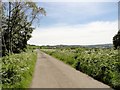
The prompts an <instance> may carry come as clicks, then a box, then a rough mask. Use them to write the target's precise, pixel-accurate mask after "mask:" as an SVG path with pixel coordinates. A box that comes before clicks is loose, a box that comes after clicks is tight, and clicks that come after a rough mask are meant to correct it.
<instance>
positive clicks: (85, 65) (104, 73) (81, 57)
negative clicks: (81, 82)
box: [41, 48, 120, 89]
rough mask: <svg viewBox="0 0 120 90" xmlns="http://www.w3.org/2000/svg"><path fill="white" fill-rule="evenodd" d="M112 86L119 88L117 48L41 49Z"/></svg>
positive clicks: (119, 67) (119, 74) (119, 71)
mask: <svg viewBox="0 0 120 90" xmlns="http://www.w3.org/2000/svg"><path fill="white" fill-rule="evenodd" d="M41 50H42V51H44V52H45V53H47V54H49V55H52V56H54V57H56V58H58V59H59V60H61V61H63V62H65V63H67V64H69V65H71V66H72V67H74V68H76V69H77V70H79V71H82V72H84V73H86V74H88V75H90V76H92V77H93V78H95V79H97V80H99V81H102V82H104V83H106V84H108V85H109V86H111V87H112V88H115V89H119V88H120V60H119V55H118V50H114V49H105V48H103V49H101V48H59V49H57V48H56V49H41Z"/></svg>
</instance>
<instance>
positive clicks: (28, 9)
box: [1, 2, 46, 55]
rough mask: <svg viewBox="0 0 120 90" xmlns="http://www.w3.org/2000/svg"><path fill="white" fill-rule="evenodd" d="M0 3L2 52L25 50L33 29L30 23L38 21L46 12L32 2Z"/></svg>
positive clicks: (4, 53)
mask: <svg viewBox="0 0 120 90" xmlns="http://www.w3.org/2000/svg"><path fill="white" fill-rule="evenodd" d="M2 5H3V6H2V7H3V8H2V9H3V15H2V30H1V32H2V54H3V55H6V54H8V53H20V52H21V51H25V49H26V45H27V41H28V40H29V39H30V38H31V34H32V31H33V30H34V28H33V27H32V24H33V23H34V22H36V21H40V18H41V15H46V12H45V10H44V9H43V8H41V7H38V6H37V5H36V3H34V2H7V3H3V4H2Z"/></svg>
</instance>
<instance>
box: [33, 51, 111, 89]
mask: <svg viewBox="0 0 120 90" xmlns="http://www.w3.org/2000/svg"><path fill="white" fill-rule="evenodd" d="M37 52H38V59H37V62H36V67H35V71H34V76H33V80H32V84H31V88H110V87H109V86H107V85H105V84H103V83H101V82H99V81H97V80H94V79H93V78H91V77H90V76H88V75H86V74H84V73H82V72H79V71H77V70H75V69H74V68H72V67H71V66H69V65H66V64H64V63H63V62H61V61H60V60H57V59H55V58H53V57H51V56H49V55H47V54H45V53H43V52H41V51H39V50H38V51H37Z"/></svg>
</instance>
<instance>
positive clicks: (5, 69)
mask: <svg viewBox="0 0 120 90" xmlns="http://www.w3.org/2000/svg"><path fill="white" fill-rule="evenodd" d="M36 59H37V54H36V52H33V51H27V52H23V53H20V54H13V55H9V56H5V57H3V58H0V61H2V70H1V71H0V73H1V74H2V80H1V81H2V88H29V85H30V83H31V80H32V74H33V71H34V67H35V63H36Z"/></svg>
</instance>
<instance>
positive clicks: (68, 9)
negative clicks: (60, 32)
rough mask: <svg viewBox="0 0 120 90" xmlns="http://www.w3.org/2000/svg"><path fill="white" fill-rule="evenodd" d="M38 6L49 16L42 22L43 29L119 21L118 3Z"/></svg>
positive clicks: (56, 3) (57, 3) (41, 4)
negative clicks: (63, 25)
mask: <svg viewBox="0 0 120 90" xmlns="http://www.w3.org/2000/svg"><path fill="white" fill-rule="evenodd" d="M38 5H39V6H41V7H44V8H45V10H46V12H47V16H46V17H44V18H43V19H42V20H41V27H48V26H50V27H53V26H54V25H59V24H67V25H76V24H83V23H84V24H85V23H89V22H92V21H114V20H117V12H118V10H117V9H118V6H117V3H116V2H114V3H113V2H99V3H98V2H72V3H70V2H67V3H65V2H49V3H48V2H42V3H38Z"/></svg>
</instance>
